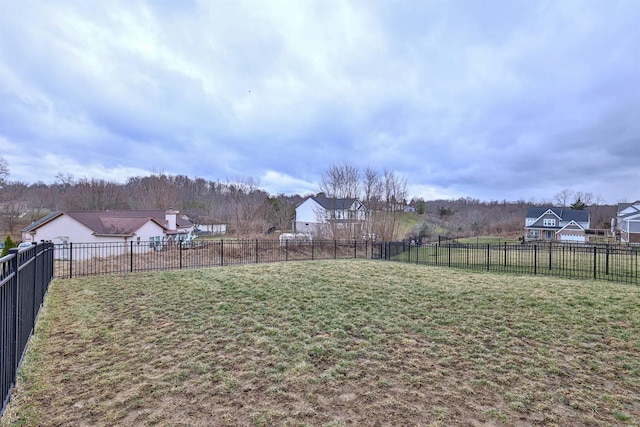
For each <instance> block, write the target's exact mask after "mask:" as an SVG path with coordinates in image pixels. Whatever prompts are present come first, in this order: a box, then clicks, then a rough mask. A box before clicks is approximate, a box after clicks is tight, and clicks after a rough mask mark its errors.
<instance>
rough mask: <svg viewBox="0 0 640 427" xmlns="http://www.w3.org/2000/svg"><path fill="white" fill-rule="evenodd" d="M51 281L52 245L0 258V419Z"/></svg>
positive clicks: (14, 250) (32, 247)
mask: <svg viewBox="0 0 640 427" xmlns="http://www.w3.org/2000/svg"><path fill="white" fill-rule="evenodd" d="M52 277H53V245H52V244H51V243H41V244H38V245H32V246H30V247H28V248H24V249H20V250H18V249H12V250H11V251H10V252H9V255H7V256H5V257H3V258H0V398H2V409H1V410H0V416H2V414H3V413H4V410H5V407H6V405H7V403H8V402H9V398H10V397H11V391H12V390H13V386H14V385H15V381H16V375H17V372H18V367H19V366H20V362H21V361H22V356H23V355H24V352H25V350H26V348H27V343H28V341H29V338H30V337H31V334H32V333H33V329H34V327H35V324H36V319H37V317H38V313H39V312H40V307H41V306H42V302H43V300H44V296H45V294H46V293H47V289H48V288H49V283H50V282H51V279H52Z"/></svg>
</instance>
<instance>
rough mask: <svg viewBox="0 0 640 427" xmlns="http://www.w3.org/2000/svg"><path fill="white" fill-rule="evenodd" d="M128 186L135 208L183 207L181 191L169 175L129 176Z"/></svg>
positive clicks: (131, 202) (132, 205)
mask: <svg viewBox="0 0 640 427" xmlns="http://www.w3.org/2000/svg"><path fill="white" fill-rule="evenodd" d="M127 187H129V189H130V190H129V191H130V195H131V201H130V203H129V204H130V206H131V207H132V208H134V209H169V208H174V209H179V210H180V209H182V200H181V197H180V192H179V190H178V188H177V186H176V185H175V182H173V180H172V179H171V177H170V176H168V175H164V174H160V175H151V176H148V177H136V178H129V180H128V181H127Z"/></svg>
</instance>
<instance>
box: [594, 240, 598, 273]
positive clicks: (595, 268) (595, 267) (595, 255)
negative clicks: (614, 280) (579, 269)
mask: <svg viewBox="0 0 640 427" xmlns="http://www.w3.org/2000/svg"><path fill="white" fill-rule="evenodd" d="M597 251H598V248H597V247H595V246H594V247H593V278H594V279H597V278H598V273H597V271H598V265H597V264H598V252H597Z"/></svg>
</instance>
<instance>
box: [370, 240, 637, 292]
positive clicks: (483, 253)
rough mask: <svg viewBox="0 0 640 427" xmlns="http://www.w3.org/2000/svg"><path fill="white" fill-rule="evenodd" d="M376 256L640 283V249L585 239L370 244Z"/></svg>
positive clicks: (449, 265)
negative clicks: (570, 241)
mask: <svg viewBox="0 0 640 427" xmlns="http://www.w3.org/2000/svg"><path fill="white" fill-rule="evenodd" d="M372 246H373V247H372V249H371V253H372V258H374V259H384V260H389V261H398V262H410V263H416V264H424V265H433V266H442V267H452V268H464V269H472V270H482V271H492V272H502V273H515V274H533V275H549V276H558V277H566V278H575V279H597V280H609V281H616V282H626V283H635V284H638V283H640V279H639V276H640V275H639V270H638V267H639V265H638V261H639V260H640V248H638V247H633V246H624V245H585V244H558V243H540V244H538V243H536V244H508V243H503V244H490V243H489V244H461V243H448V244H447V243H445V244H427V245H422V244H410V243H407V242H386V243H375V244H373V245H372Z"/></svg>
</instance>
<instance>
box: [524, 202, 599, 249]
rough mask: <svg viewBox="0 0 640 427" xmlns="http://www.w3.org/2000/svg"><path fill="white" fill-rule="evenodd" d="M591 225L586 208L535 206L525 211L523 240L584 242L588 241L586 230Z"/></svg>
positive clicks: (589, 215)
mask: <svg viewBox="0 0 640 427" xmlns="http://www.w3.org/2000/svg"><path fill="white" fill-rule="evenodd" d="M590 227H591V214H590V213H589V211H588V210H577V209H570V208H563V207H536V208H530V209H529V210H528V211H527V216H526V218H525V226H524V230H525V236H524V238H525V241H536V240H541V241H559V242H566V243H585V242H587V241H589V236H588V234H587V230H589V228H590Z"/></svg>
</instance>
